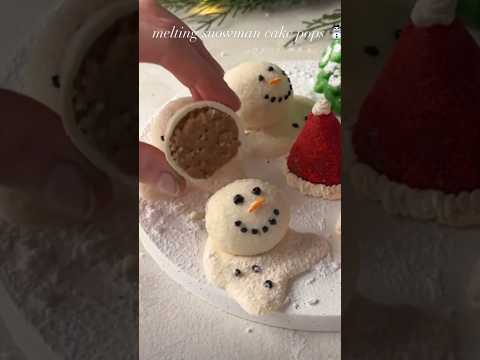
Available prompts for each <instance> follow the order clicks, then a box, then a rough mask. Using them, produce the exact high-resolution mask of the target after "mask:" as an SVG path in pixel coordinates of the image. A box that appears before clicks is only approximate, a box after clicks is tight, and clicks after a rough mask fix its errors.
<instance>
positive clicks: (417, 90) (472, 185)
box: [352, 0, 480, 225]
mask: <svg viewBox="0 0 480 360" xmlns="http://www.w3.org/2000/svg"><path fill="white" fill-rule="evenodd" d="M455 5H456V1H455V0H420V1H419V2H418V3H417V5H416V6H415V8H414V10H413V13H412V16H411V19H412V20H411V21H410V22H409V23H408V24H407V25H406V26H405V28H404V29H403V31H402V33H401V36H400V39H399V40H398V43H397V45H396V47H395V49H394V51H393V53H392V55H391V57H390V59H389V60H388V62H387V63H386V66H385V67H384V69H383V71H382V72H381V74H380V76H379V78H378V79H377V81H376V83H375V85H374V86H373V88H372V90H371V92H370V94H369V95H368V96H367V98H366V100H365V102H364V104H363V106H362V109H361V111H360V113H359V118H358V121H357V123H356V125H355V128H354V131H353V147H354V151H355V153H356V156H357V163H356V165H355V166H354V167H353V171H352V180H353V183H354V185H355V186H356V187H357V188H358V189H360V190H361V191H362V192H363V193H365V194H366V195H369V196H370V197H373V198H376V199H379V200H381V201H382V203H383V204H384V206H385V207H386V209H387V210H388V211H390V212H392V213H396V214H401V215H408V216H413V217H415V218H420V219H424V220H436V221H438V222H441V223H447V224H450V225H470V224H475V223H480V49H479V47H478V44H477V43H476V42H475V40H474V39H473V38H472V36H471V35H470V34H469V33H468V31H467V30H466V29H465V27H464V25H463V24H462V23H461V22H460V21H459V20H458V19H455V15H454V13H455Z"/></svg>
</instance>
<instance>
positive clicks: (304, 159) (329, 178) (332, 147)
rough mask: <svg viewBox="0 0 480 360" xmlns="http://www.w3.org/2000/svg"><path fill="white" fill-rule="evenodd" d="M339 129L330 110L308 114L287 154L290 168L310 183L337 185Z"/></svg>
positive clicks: (339, 151) (339, 144)
mask: <svg viewBox="0 0 480 360" xmlns="http://www.w3.org/2000/svg"><path fill="white" fill-rule="evenodd" d="M340 134H341V129H340V123H339V122H338V120H337V118H336V117H335V115H334V114H333V113H330V114H328V115H320V116H315V115H313V114H310V115H309V116H308V120H307V123H306V124H305V127H304V128H303V130H302V132H301V133H300V135H299V136H298V138H297V141H296V142H295V144H294V145H293V147H292V150H291V151H290V155H289V157H288V162H287V165H288V168H289V170H290V171H291V172H292V173H294V174H295V175H297V176H298V177H300V178H302V179H303V180H306V181H309V182H311V183H313V184H322V185H327V186H332V185H339V184H340V176H341V170H340V167H341V156H342V149H341V143H340V141H341V135H340Z"/></svg>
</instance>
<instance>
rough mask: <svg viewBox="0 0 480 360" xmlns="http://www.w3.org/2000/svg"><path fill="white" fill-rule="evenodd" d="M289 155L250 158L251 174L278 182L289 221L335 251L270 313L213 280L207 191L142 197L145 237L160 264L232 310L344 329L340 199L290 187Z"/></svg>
mask: <svg viewBox="0 0 480 360" xmlns="http://www.w3.org/2000/svg"><path fill="white" fill-rule="evenodd" d="M283 163H284V160H275V161H268V162H267V161H265V160H248V161H247V162H246V163H245V166H246V173H247V176H248V177H257V178H261V179H264V180H267V181H269V182H271V183H273V184H275V185H276V186H278V187H279V188H280V189H281V190H282V191H283V192H284V195H285V197H286V198H287V200H288V201H289V203H290V205H291V213H292V219H291V222H290V226H291V228H292V229H293V230H295V231H298V232H302V233H314V234H318V235H320V236H322V237H325V238H326V239H328V240H329V242H330V247H331V248H332V256H330V257H327V258H325V259H323V260H322V261H321V262H320V263H318V264H317V265H315V266H314V267H313V269H311V270H310V271H309V272H307V273H305V274H303V275H300V276H299V277H297V278H295V279H294V280H293V281H292V282H291V286H290V289H289V293H288V295H287V297H288V299H289V303H288V304H287V305H286V306H285V307H284V308H283V309H282V310H281V311H279V312H276V313H273V314H270V315H266V316H259V317H257V316H251V315H249V314H247V313H246V312H245V311H244V310H243V309H242V308H241V307H240V306H239V305H238V304H237V303H236V302H235V300H233V299H231V298H230V297H229V296H228V295H227V294H226V292H225V291H224V290H221V289H218V288H216V287H215V286H213V285H211V284H209V283H208V282H207V279H206V277H205V275H204V270H203V266H202V254H203V251H204V247H205V242H206V239H207V233H206V231H205V228H204V221H203V218H204V207H205V203H206V201H207V199H208V194H206V193H202V192H199V191H195V190H192V191H190V192H189V193H188V194H187V195H186V196H185V197H183V198H181V199H172V200H166V201H165V200H162V201H160V202H156V203H147V202H146V201H143V200H142V201H141V203H140V225H141V226H140V239H141V241H142V243H143V245H144V247H145V248H146V250H147V251H148V252H149V253H150V255H151V256H152V257H153V258H154V259H155V260H156V262H157V263H158V265H159V266H160V267H161V269H162V270H163V271H165V272H166V273H167V274H168V275H169V276H170V277H171V278H172V279H173V280H175V281H176V282H178V283H179V284H180V285H182V286H183V287H184V288H185V289H186V290H188V291H190V292H191V293H193V294H194V295H196V296H198V297H200V298H202V299H204V300H206V301H207V302H209V303H211V304H213V305H214V306H216V307H218V308H220V309H221V310H223V311H225V312H227V313H230V314H232V315H235V316H238V317H241V318H244V319H248V320H251V321H254V322H260V323H264V324H267V325H271V326H277V327H284V328H290V329H299V330H307V331H339V330H340V308H341V292H340V289H341V286H340V283H341V281H340V280H341V271H340V254H339V248H340V239H339V236H338V235H337V234H336V232H335V226H336V222H337V219H338V216H339V213H340V202H339V201H324V200H321V199H318V198H309V197H305V196H303V195H302V194H301V193H299V192H298V191H296V190H295V189H292V188H290V187H289V186H288V185H287V184H286V181H285V177H284V175H283V173H282V166H283Z"/></svg>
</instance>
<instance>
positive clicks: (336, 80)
mask: <svg viewBox="0 0 480 360" xmlns="http://www.w3.org/2000/svg"><path fill="white" fill-rule="evenodd" d="M334 34H335V33H334ZM341 53H342V44H341V40H340V38H336V37H335V36H334V38H333V41H332V42H331V44H330V45H329V46H328V47H327V48H326V49H325V51H324V53H323V55H322V58H321V60H320V70H319V73H318V76H317V81H316V83H315V88H314V90H315V92H317V93H319V94H323V95H325V97H326V98H327V100H328V101H329V102H330V104H331V107H332V110H333V111H334V112H335V113H336V114H337V115H341V109H342V94H341V88H342V74H341V72H342V71H341V70H342V54H341Z"/></svg>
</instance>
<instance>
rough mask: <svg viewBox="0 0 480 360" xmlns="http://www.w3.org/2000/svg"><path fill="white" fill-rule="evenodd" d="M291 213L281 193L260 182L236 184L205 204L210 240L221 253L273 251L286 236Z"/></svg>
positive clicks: (255, 253) (248, 181)
mask: <svg viewBox="0 0 480 360" xmlns="http://www.w3.org/2000/svg"><path fill="white" fill-rule="evenodd" d="M289 222H290V209H289V208H288V206H287V203H286V202H285V200H284V199H283V197H282V194H281V193H280V191H279V190H278V189H277V188H276V187H274V186H273V185H271V184H269V183H267V182H264V181H261V180H249V179H244V180H238V181H236V182H234V183H233V184H230V185H228V186H226V187H224V188H222V189H220V190H219V191H218V192H216V193H215V194H214V195H213V196H212V197H211V198H210V200H209V201H208V203H207V210H206V217H205V225H206V228H207V232H208V236H209V240H210V241H211V242H212V244H213V245H214V246H215V247H216V248H217V249H218V250H221V251H223V252H226V253H229V254H232V255H243V256H252V255H258V254H261V253H264V252H266V251H269V250H271V249H273V248H274V247H275V245H277V244H278V243H279V242H280V241H281V240H282V239H283V238H284V236H285V234H286V233H287V230H288V224H289Z"/></svg>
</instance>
